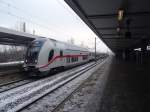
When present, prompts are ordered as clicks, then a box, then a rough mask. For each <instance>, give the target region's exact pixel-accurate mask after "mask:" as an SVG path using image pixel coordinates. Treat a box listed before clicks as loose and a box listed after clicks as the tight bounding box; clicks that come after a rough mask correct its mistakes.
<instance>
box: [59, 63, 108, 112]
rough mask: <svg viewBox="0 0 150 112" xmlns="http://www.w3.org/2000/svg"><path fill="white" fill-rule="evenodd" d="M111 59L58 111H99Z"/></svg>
mask: <svg viewBox="0 0 150 112" xmlns="http://www.w3.org/2000/svg"><path fill="white" fill-rule="evenodd" d="M110 63H111V62H110V60H109V61H107V63H105V64H104V65H103V66H102V67H100V68H99V69H98V70H97V71H96V72H94V74H93V75H92V77H90V79H88V81H86V82H85V83H84V84H83V85H82V88H81V89H80V90H78V91H77V92H76V93H75V94H73V96H71V98H70V99H69V100H68V101H67V102H65V103H64V104H63V105H61V108H60V109H59V110H57V112H99V110H100V102H101V97H102V94H103V90H104V88H105V84H106V82H107V78H108V74H107V71H108V66H109V65H110Z"/></svg>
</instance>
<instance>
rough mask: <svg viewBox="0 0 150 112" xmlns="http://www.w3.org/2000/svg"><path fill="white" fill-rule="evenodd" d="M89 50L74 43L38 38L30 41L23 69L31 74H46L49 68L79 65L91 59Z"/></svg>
mask: <svg viewBox="0 0 150 112" xmlns="http://www.w3.org/2000/svg"><path fill="white" fill-rule="evenodd" d="M91 58H92V57H91V56H90V52H89V51H88V50H87V49H85V48H81V47H78V46H75V45H71V44H67V43H63V42H59V41H56V40H53V39H48V38H40V39H36V40H34V41H33V42H31V44H30V46H29V47H28V50H27V54H26V57H25V64H24V69H25V71H29V72H32V75H41V76H42V75H47V74H48V73H49V72H50V71H51V70H53V69H56V68H57V69H58V68H64V67H69V66H75V65H79V64H82V63H85V62H88V61H89V60H91Z"/></svg>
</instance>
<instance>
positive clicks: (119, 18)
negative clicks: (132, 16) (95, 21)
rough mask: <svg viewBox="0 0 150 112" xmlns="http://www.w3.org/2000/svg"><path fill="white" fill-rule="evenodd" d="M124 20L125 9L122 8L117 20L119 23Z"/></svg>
mask: <svg viewBox="0 0 150 112" xmlns="http://www.w3.org/2000/svg"><path fill="white" fill-rule="evenodd" d="M123 18H124V9H122V8H120V9H119V10H118V17H117V19H118V21H119V22H121V21H122V20H123Z"/></svg>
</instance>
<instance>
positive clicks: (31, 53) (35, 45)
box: [25, 40, 45, 63]
mask: <svg viewBox="0 0 150 112" xmlns="http://www.w3.org/2000/svg"><path fill="white" fill-rule="evenodd" d="M44 42H45V41H43V40H39V41H33V42H32V43H31V44H30V45H29V47H28V50H27V55H26V60H25V61H26V63H37V59H38V55H39V52H40V49H41V47H42V46H43V44H44Z"/></svg>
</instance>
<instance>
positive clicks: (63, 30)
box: [0, 0, 108, 52]
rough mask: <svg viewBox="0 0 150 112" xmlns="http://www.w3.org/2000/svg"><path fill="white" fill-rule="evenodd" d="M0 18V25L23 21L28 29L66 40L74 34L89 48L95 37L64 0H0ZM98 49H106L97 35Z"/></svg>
mask: <svg viewBox="0 0 150 112" xmlns="http://www.w3.org/2000/svg"><path fill="white" fill-rule="evenodd" d="M0 18H1V21H0V26H3V27H7V28H13V29H16V28H18V27H19V24H20V23H21V22H26V27H27V30H28V32H30V33H32V32H33V30H35V34H36V35H41V36H46V37H50V38H53V39H56V40H60V41H65V42H67V40H70V38H73V39H74V40H75V44H76V45H80V44H81V43H84V45H85V46H88V47H90V48H94V38H95V37H97V36H96V35H95V34H94V33H93V31H91V30H90V28H88V26H87V25H86V24H85V23H84V22H83V21H82V20H81V19H80V18H79V17H78V16H77V15H76V14H75V12H74V11H73V10H72V9H71V8H70V7H69V6H68V5H67V4H66V3H65V2H64V1H63V0H0ZM97 49H98V50H99V51H102V52H106V51H108V50H107V47H106V46H105V45H104V44H103V43H102V42H101V40H100V39H98V37H97Z"/></svg>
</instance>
